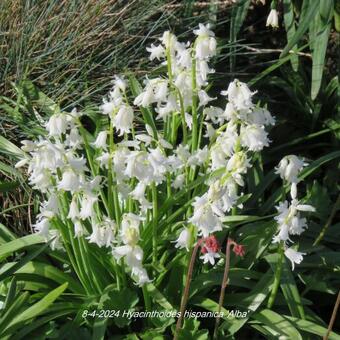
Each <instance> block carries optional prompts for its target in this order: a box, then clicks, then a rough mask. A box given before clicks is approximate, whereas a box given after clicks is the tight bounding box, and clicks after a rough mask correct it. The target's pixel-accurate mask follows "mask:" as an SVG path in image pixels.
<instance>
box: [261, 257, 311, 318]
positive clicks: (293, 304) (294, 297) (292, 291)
mask: <svg viewBox="0 0 340 340" xmlns="http://www.w3.org/2000/svg"><path fill="white" fill-rule="evenodd" d="M278 257H279V255H278V254H271V255H267V256H266V257H265V259H266V260H267V261H268V262H269V264H270V266H271V268H272V270H273V272H275V265H276V263H277V262H278ZM280 287H281V290H282V292H283V295H284V298H285V300H286V302H287V305H288V307H289V310H290V312H291V313H292V316H294V317H298V318H302V319H304V318H305V312H304V309H303V304H302V301H301V297H300V294H299V291H298V289H297V286H296V283H295V280H294V276H293V274H292V272H291V269H290V267H289V266H288V265H287V262H286V261H285V260H284V261H283V264H282V274H281V281H280Z"/></svg>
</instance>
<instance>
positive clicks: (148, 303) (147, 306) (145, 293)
mask: <svg viewBox="0 0 340 340" xmlns="http://www.w3.org/2000/svg"><path fill="white" fill-rule="evenodd" d="M142 292H143V298H144V304H145V311H151V301H150V296H149V292H148V290H147V289H146V285H143V286H142Z"/></svg>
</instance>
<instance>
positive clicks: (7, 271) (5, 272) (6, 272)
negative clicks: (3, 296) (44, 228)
mask: <svg viewBox="0 0 340 340" xmlns="http://www.w3.org/2000/svg"><path fill="white" fill-rule="evenodd" d="M52 241H53V239H52V240H50V241H49V242H47V243H46V244H44V245H42V246H41V247H40V248H38V249H37V250H36V251H34V252H32V253H31V254H28V255H26V256H25V257H23V258H22V259H21V260H20V261H18V262H15V263H14V264H11V265H10V266H9V268H6V266H3V267H1V269H0V281H2V280H4V279H5V278H6V277H9V276H11V275H12V274H13V273H15V272H16V271H17V270H19V269H20V268H21V267H23V266H24V265H25V264H26V263H28V262H29V261H31V260H33V259H34V258H35V257H37V256H38V255H39V254H41V253H42V252H43V251H44V250H45V249H46V248H47V247H48V246H49V245H50V243H51V242H52Z"/></svg>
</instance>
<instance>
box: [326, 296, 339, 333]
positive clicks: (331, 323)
mask: <svg viewBox="0 0 340 340" xmlns="http://www.w3.org/2000/svg"><path fill="white" fill-rule="evenodd" d="M339 305H340V290H339V293H338V297H337V299H336V302H335V305H334V309H333V313H332V316H331V319H330V321H329V325H328V329H327V333H326V335H325V336H324V337H323V340H328V337H329V334H330V333H331V331H332V328H333V324H334V321H335V318H336V314H337V312H338V308H339Z"/></svg>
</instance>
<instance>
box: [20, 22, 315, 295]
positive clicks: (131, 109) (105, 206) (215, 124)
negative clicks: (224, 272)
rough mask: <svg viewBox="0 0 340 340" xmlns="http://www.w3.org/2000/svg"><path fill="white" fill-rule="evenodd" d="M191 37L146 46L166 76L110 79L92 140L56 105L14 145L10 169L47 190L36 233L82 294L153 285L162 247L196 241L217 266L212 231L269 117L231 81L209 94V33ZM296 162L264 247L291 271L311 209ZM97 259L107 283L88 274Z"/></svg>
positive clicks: (168, 37)
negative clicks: (18, 147)
mask: <svg viewBox="0 0 340 340" xmlns="http://www.w3.org/2000/svg"><path fill="white" fill-rule="evenodd" d="M193 34H194V35H195V40H194V41H193V43H191V44H190V43H189V42H180V41H179V40H178V39H177V37H176V36H175V35H174V34H172V33H170V32H169V31H166V32H164V34H163V35H162V37H161V38H160V39H159V42H157V43H155V44H151V46H150V47H148V48H147V51H148V52H149V53H150V60H151V61H152V62H157V63H159V64H160V65H159V66H160V69H161V70H164V72H163V73H161V75H159V76H157V77H154V76H152V75H148V76H147V77H145V80H144V84H143V86H140V85H139V83H138V81H137V80H136V78H134V77H133V76H130V77H128V78H126V77H122V76H116V77H115V78H114V81H113V88H112V90H111V91H110V92H109V94H108V95H107V96H106V97H105V98H104V99H103V103H102V105H101V106H100V113H101V119H102V118H104V120H105V119H107V122H108V124H107V125H105V124H104V125H103V127H101V128H99V129H97V131H96V133H95V135H94V136H93V135H91V134H90V133H89V132H88V131H87V130H86V129H85V127H84V126H83V125H82V116H83V115H84V114H85V113H83V112H79V111H77V110H76V109H74V110H73V111H72V112H69V113H67V112H63V111H60V112H55V113H54V114H53V115H52V116H51V117H50V118H49V120H48V121H47V122H46V124H45V128H46V135H45V136H42V137H40V138H39V140H36V141H23V147H22V149H23V150H24V151H26V152H27V158H26V159H24V160H22V161H20V162H19V163H18V164H17V166H18V167H19V166H24V165H26V164H28V173H29V181H30V184H31V185H32V187H33V188H34V189H36V190H37V191H39V192H40V193H41V195H42V196H43V197H44V201H43V202H42V203H41V206H40V213H39V214H38V215H37V217H36V222H35V224H34V231H35V232H36V233H38V234H40V235H41V236H43V237H44V238H45V240H46V241H48V242H50V246H51V248H52V249H54V250H58V251H62V252H66V253H67V254H68V257H69V259H70V262H71V263H72V266H73V267H74V269H75V272H76V274H77V276H78V278H79V280H80V281H81V283H82V284H83V286H84V287H85V288H86V290H87V291H88V292H89V293H98V292H101V291H102V290H103V289H104V288H105V286H106V285H107V284H108V283H109V282H110V281H111V280H112V279H114V280H115V282H116V284H117V287H122V286H123V285H127V284H128V282H131V281H130V280H132V282H134V283H135V284H136V285H138V286H141V287H144V286H145V285H147V284H150V283H155V284H156V282H157V278H158V276H159V271H160V270H161V269H159V267H160V266H159V263H160V262H161V261H163V263H164V261H166V259H164V258H163V253H164V252H165V250H167V249H173V250H174V251H175V250H176V252H182V253H183V254H185V252H189V251H191V250H192V249H193V247H194V246H195V244H196V245H197V242H199V240H204V241H201V242H203V243H202V247H201V254H200V256H199V259H200V261H202V262H201V263H202V264H207V265H215V263H216V262H218V261H224V257H223V255H222V253H220V249H221V247H224V246H225V245H223V244H222V243H221V241H220V242H218V241H217V239H216V238H215V236H216V235H217V237H218V235H219V234H218V233H219V232H223V231H224V230H226V228H227V225H226V224H225V219H226V217H227V216H228V215H235V214H236V213H238V212H241V211H242V208H243V204H244V203H245V202H246V200H247V197H248V196H247V195H246V194H247V191H246V190H247V184H246V183H247V181H246V176H247V172H248V171H249V169H250V168H251V167H252V166H253V164H254V160H255V159H256V157H257V156H258V155H259V153H261V151H262V150H263V149H264V148H267V147H269V145H270V143H271V140H270V138H269V136H268V134H269V129H270V128H271V127H272V126H273V125H275V118H274V117H273V116H272V115H271V113H270V112H269V111H268V110H267V109H266V108H264V107H261V106H260V105H258V104H257V103H256V100H255V98H254V95H255V94H256V91H252V90H251V89H249V87H248V86H247V84H245V83H243V82H241V81H239V80H237V79H235V80H233V81H232V82H230V83H229V84H226V87H225V88H226V90H224V91H222V92H221V95H220V96H218V98H217V97H213V96H211V94H210V93H209V89H210V88H211V83H209V75H210V74H212V73H214V69H213V68H212V67H211V65H210V64H209V62H211V59H212V58H213V57H214V56H215V55H216V48H217V42H216V39H215V35H214V33H213V32H212V30H211V29H210V27H209V25H203V24H200V25H199V28H198V29H195V30H194V31H193ZM217 102H218V103H223V104H222V105H219V106H217V104H216V103H217ZM304 165H305V164H304V162H303V161H301V160H300V159H299V158H297V157H296V156H293V155H290V156H287V157H285V158H284V159H283V160H282V161H281V162H280V164H279V166H278V168H277V173H278V174H279V175H280V176H281V178H282V179H283V180H284V181H285V183H289V184H290V185H291V198H292V200H291V202H288V201H286V200H284V201H283V202H282V203H280V204H279V206H278V207H277V210H278V215H277V216H276V217H275V220H276V221H277V224H278V233H277V235H276V236H275V237H274V239H273V242H274V244H278V245H279V246H280V247H283V250H284V253H285V255H286V256H287V257H288V258H289V259H290V260H291V261H292V263H293V266H294V264H295V263H300V262H301V260H302V255H303V254H302V253H299V252H297V251H296V250H294V249H293V248H291V247H289V246H288V243H289V242H291V239H290V236H291V235H299V234H301V233H302V232H303V231H304V229H305V228H306V219H305V218H302V217H301V216H300V214H301V212H305V211H312V210H313V208H312V207H311V206H308V205H304V204H301V203H300V202H299V201H298V199H297V183H298V174H299V171H300V170H301V169H302V167H303V166H304ZM183 198H186V203H185V204H184V205H180V206H178V205H176V200H178V199H183ZM232 242H234V241H232ZM232 244H233V251H234V252H235V254H236V255H241V256H244V254H245V252H244V248H243V247H242V246H241V245H238V244H237V243H236V242H234V243H232ZM99 265H101V266H102V267H104V270H105V271H107V273H108V278H109V279H107V278H104V277H103V276H101V275H99V276H98V275H97V274H96V267H97V266H99ZM89 266H90V268H91V271H90V272H88V271H87V270H86V269H87V268H88V267H89Z"/></svg>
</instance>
